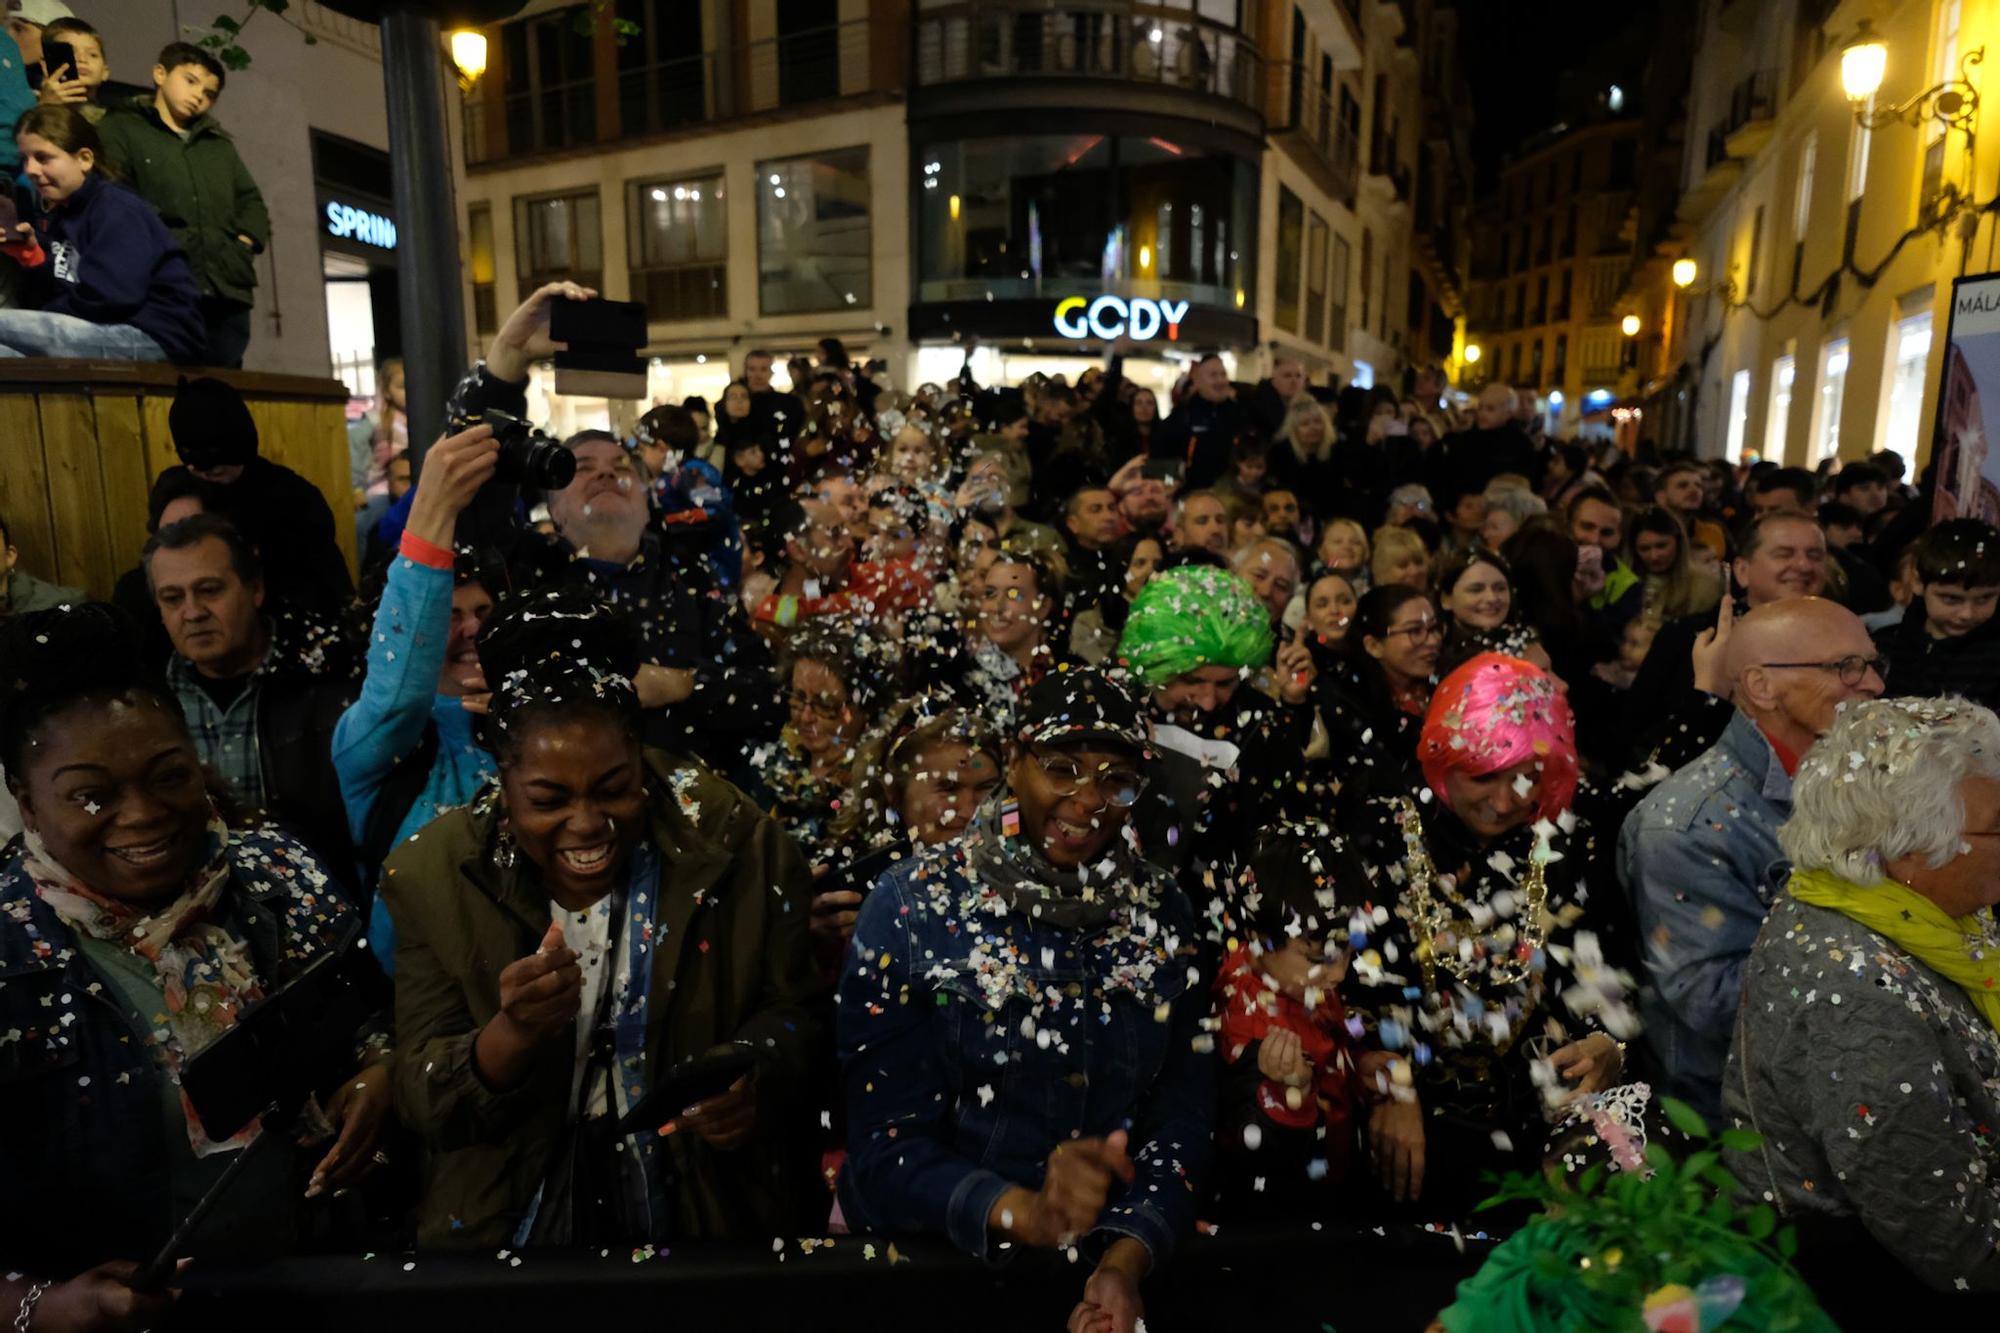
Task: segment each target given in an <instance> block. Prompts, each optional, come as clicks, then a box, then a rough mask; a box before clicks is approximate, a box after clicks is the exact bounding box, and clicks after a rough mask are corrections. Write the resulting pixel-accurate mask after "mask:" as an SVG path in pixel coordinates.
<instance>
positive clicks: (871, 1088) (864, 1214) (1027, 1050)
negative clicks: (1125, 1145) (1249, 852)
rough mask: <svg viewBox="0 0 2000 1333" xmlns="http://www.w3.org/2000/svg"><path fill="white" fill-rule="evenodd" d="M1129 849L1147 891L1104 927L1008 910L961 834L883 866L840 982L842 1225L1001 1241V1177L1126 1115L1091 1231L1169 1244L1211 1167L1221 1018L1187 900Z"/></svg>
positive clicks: (1165, 1248)
mask: <svg viewBox="0 0 2000 1333" xmlns="http://www.w3.org/2000/svg"><path fill="white" fill-rule="evenodd" d="M1141 866H1142V869H1141V873H1144V874H1146V875H1148V876H1149V883H1148V885H1147V889H1148V891H1149V892H1151V893H1152V894H1154V895H1155V896H1156V898H1157V900H1158V902H1159V906H1158V907H1157V908H1156V909H1155V910H1153V911H1152V912H1150V913H1146V912H1143V911H1138V910H1136V909H1121V910H1120V916H1119V917H1118V918H1117V919H1116V920H1115V921H1114V924H1113V925H1112V926H1110V927H1106V928H1104V929H1101V930H1069V929H1064V928H1061V927H1057V926H1051V925H1048V924H1045V923H1043V922H1041V921H1039V920H1034V919H1030V918H1029V917H1027V916H1025V915H1022V914H1020V913H1016V912H1012V911H1010V910H1008V909H1007V908H1006V907H1005V905H1004V903H1002V902H1001V901H1000V900H998V899H997V898H995V897H993V896H991V895H983V894H982V890H981V889H980V887H979V886H978V884H977V883H976V881H975V880H974V879H973V878H972V876H971V875H969V874H968V872H967V869H966V862H965V853H964V852H963V851H962V850H961V849H960V848H959V847H957V846H953V847H946V848H940V849H936V850H934V851H932V852H930V853H929V854H927V855H925V856H922V857H919V858H913V859H912V860H909V861H905V862H904V863H903V864H902V865H900V866H898V867H897V868H896V869H895V870H893V871H891V872H890V873H889V874H887V875H885V876H884V877H883V878H882V879H881V880H880V881H878V883H877V884H876V887H875V888H874V890H873V891H872V892H871V893H870V894H869V895H868V898H867V900H866V902H864V903H863V904H862V908H861V916H860V920H859V921H858V922H857V923H856V924H855V929H854V946H853V948H852V950H850V952H849V953H848V956H847V966H846V972H845V974H844V975H843V976H842V978H841V983H840V993H839V996H838V1001H839V1043H840V1057H841V1065H842V1069H843V1073H844V1077H845V1080H846V1088H847V1114H848V1132H847V1145H848V1147H847V1165H846V1169H845V1170H844V1171H843V1172H842V1174H841V1205H842V1208H843V1210H844V1212H845V1213H846V1217H847V1221H848V1224H849V1225H850V1226H852V1227H853V1228H855V1229H856V1230H872V1231H887V1232H891V1233H896V1232H932V1233H936V1234H941V1235H946V1236H949V1237H950V1238H951V1240H952V1242H953V1243H954V1244H956V1245H957V1246H958V1247H959V1248H960V1249H963V1250H965V1251H967V1252H968V1253H970V1254H973V1255H976V1256H979V1257H981V1258H993V1257H996V1246H995V1240H996V1238H995V1237H993V1236H992V1235H990V1234H989V1232H988V1230H987V1225H986V1224H987V1215H988V1214H989V1213H990V1212H991V1211H992V1209H993V1205H994V1204H995V1203H996V1202H997V1201H998V1200H999V1198H1000V1196H1001V1195H1002V1194H1004V1193H1005V1192H1006V1191H1007V1190H1008V1189H1009V1188H1011V1187H1013V1186H1016V1185H1019V1186H1022V1187H1024V1188H1027V1189H1038V1188H1039V1187H1040V1186H1041V1183H1042V1178H1043V1175H1044V1172H1045V1166H1046V1161H1047V1158H1048V1155H1049V1153H1050V1152H1051V1151H1053V1150H1054V1149H1055V1147H1056V1146H1057V1145H1058V1144H1060V1143H1061V1142H1063V1141H1064V1140H1065V1139H1069V1138H1074V1137H1096V1136H1101V1135H1105V1134H1109V1133H1111V1132H1112V1131H1114V1130H1118V1129H1124V1130H1127V1131H1128V1132H1129V1134H1130V1147H1129V1149H1128V1151H1129V1152H1130V1154H1131V1157H1132V1161H1133V1164H1134V1165H1135V1166H1136V1167H1137V1169H1138V1174H1137V1176H1136V1177H1135V1179H1134V1181H1133V1183H1132V1184H1131V1185H1130V1186H1129V1187H1127V1188H1126V1189H1124V1190H1123V1191H1122V1192H1114V1193H1113V1194H1112V1196H1111V1198H1110V1200H1109V1202H1108V1204H1107V1206H1106V1208H1105V1210H1104V1212H1103V1214H1102V1215H1101V1216H1100V1218H1099V1222H1098V1229H1097V1233H1096V1239H1097V1240H1098V1241H1100V1242H1105V1241H1108V1240H1109V1239H1111V1238H1112V1237H1113V1236H1120V1235H1122V1236H1131V1237H1133V1238H1135V1239H1137V1240H1138V1241H1140V1242H1141V1243H1142V1244H1144V1245H1145V1246H1146V1248H1147V1249H1148V1250H1149V1251H1150V1252H1151V1253H1152V1255H1153V1259H1154V1262H1155V1263H1156V1264H1157V1263H1160V1262H1163V1261H1164V1260H1165V1258H1166V1256H1167V1254H1168V1252H1169V1251H1170V1250H1171V1248H1172V1246H1173V1243H1174V1241H1175V1239H1176V1237H1178V1236H1179V1235H1180V1234H1182V1233H1183V1232H1185V1231H1186V1230H1187V1229H1188V1227H1189V1226H1190V1225H1191V1224H1192V1222H1193V1221H1194V1215H1195V1207H1196V1204H1197V1202H1198V1201H1199V1200H1200V1198H1201V1190H1202V1186H1203V1182H1204V1180H1205V1177H1206V1174H1207V1168H1208V1161H1209V1155H1210V1143H1209V1135H1210V1125H1211V1121H1212V1119H1213V1116H1214V1107H1215V1060H1214V1054H1213V1041H1214V1038H1213V1034H1212V1033H1210V1032H1208V1031H1207V1030H1206V1029H1205V1027H1204V1023H1203V1020H1205V1019H1206V1018H1207V1017H1208V1013H1209V994H1208V987H1207V986H1206V985H1205V984H1203V982H1202V979H1201V977H1200V976H1199V974H1198V970H1197V968H1196V967H1195V958H1194V945H1195V938H1196V937H1195V928H1194V914H1193V911H1192V909H1191V908H1190V907H1189V905H1188V902H1187V899H1186V898H1185V897H1184V896H1183V895H1182V894H1181V893H1180V891H1179V890H1178V889H1176V888H1174V887H1173V885H1172V881H1171V880H1169V879H1167V878H1166V877H1165V876H1164V875H1162V874H1161V873H1160V872H1158V871H1155V870H1152V869H1151V868H1150V867H1144V866H1143V863H1141ZM1120 922H1129V924H1130V926H1131V929H1130V930H1129V932H1128V931H1126V930H1122V929H1120V926H1119V923H1120Z"/></svg>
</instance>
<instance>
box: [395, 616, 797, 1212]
mask: <svg viewBox="0 0 2000 1333" xmlns="http://www.w3.org/2000/svg"><path fill="white" fill-rule="evenodd" d="M479 655H480V662H481V665H482V667H483V668H484V673H485V676H486V680H487V681H488V683H489V684H491V685H492V687H493V697H492V700H491V704H490V711H489V713H488V715H487V716H486V717H485V718H484V719H483V720H482V728H481V730H482V736H483V738H484V740H485V741H486V742H487V743H488V744H489V745H490V746H491V748H492V749H493V751H494V754H495V757H496V758H497V760H498V761H499V780H498V783H497V784H496V785H495V786H494V787H491V788H489V789H488V790H487V791H486V792H485V793H484V794H483V795H482V796H481V797H480V799H478V800H476V801H475V802H474V803H473V804H472V805H471V806H469V807H465V808H461V809H458V810H454V811H451V812H449V813H447V814H444V815H441V816H440V817H439V818H438V819H437V820H436V821H435V822H433V823H432V824H430V825H429V826H427V827H426V828H425V829H424V830H423V831H422V832H421V833H419V834H418V835H417V836H416V837H415V838H412V839H411V840H410V841H408V842H406V843H404V844H403V845H402V846H401V847H399V848H398V849H397V850H396V852H395V853H394V854H393V855H391V857H390V858H389V863H388V866H387V869H386V871H385V873H384V875H383V881H382V893H383V895H384V897H386V898H387V899H388V902H389V911H390V914H391V916H392V917H393V918H394V921H395V925H396V936H397V946H396V960H397V970H396V1010H397V1014H396V1016H397V1024H398V1032H399V1033H400V1039H401V1042H402V1046H401V1052H400V1053H401V1058H400V1059H399V1061H398V1063H397V1066H396V1087H397V1089H398V1092H399V1094H400V1096H401V1097H402V1099H403V1115H404V1120H405V1122H406V1123H407V1124H408V1125H409V1126H410V1127H411V1128H412V1129H413V1130H415V1131H416V1132H417V1133H418V1134H419V1135H420V1136H422V1137H423V1138H424V1139H425V1140H426V1142H427V1143H428V1144H429V1147H430V1153H429V1161H428V1163H427V1173H428V1174H427V1178H426V1180H425V1182H424V1188H423V1193H422V1196H421V1198H420V1200H419V1203H418V1209H417V1214H418V1216H417V1235H418V1243H419V1244H422V1245H440V1246H484V1247H487V1248H491V1247H493V1246H495V1245H523V1244H528V1243H549V1244H557V1243H603V1244H613V1243H627V1242H630V1243H638V1242H642V1241H661V1240H665V1239H668V1238H670V1237H671V1238H680V1239H696V1238H711V1237H715V1238H719V1237H748V1236H752V1235H755V1236H770V1235H773V1234H778V1235H789V1234H794V1233H793V1228H795V1227H797V1226H799V1225H801V1224H803V1223H804V1221H805V1219H804V1217H803V1216H802V1215H801V1214H800V1212H799V1205H800V1203H801V1202H802V1201H803V1199H805V1198H807V1197H809V1196H810V1193H811V1191H812V1189H813V1163H812V1158H811V1149H812V1144H811V1141H810V1139H809V1138H808V1137H807V1136H805V1135H804V1134H798V1133H792V1132H788V1130H789V1128H790V1127H789V1125H788V1122H789V1121H791V1120H792V1119H794V1118H795V1117H796V1116H797V1115H798V1114H799V1112H800V1111H801V1110H802V1109H803V1108H804V1107H806V1106H807V1105H808V1104H809V1100H810V1098H809V1094H808V1092H807V1089H806V1083H807V1074H808V1069H809V1067H810V1065H811V1064H812V1061H813V1058H814V1057H813V1052H815V1051H816V1050H818V1049H819V1046H820V1043H821V1042H822V1041H823V1040H824V1033H825V1026H824V1015H823V1014H822V1012H821V1002H820V996H819V994H818V992H819V990H820V984H819V982H818V981H817V979H816V977H815V975H814V972H813V967H812V961H811V957H810V954H809V950H808V946H807V940H806V915H807V913H806V907H807V883H808V877H807V874H806V867H805V863H804V861H803V860H801V858H800V857H799V854H798V850H797V849H796V847H794V845H793V844H792V842H791V840H790V838H788V837H787V836H786V835H785V833H784V831H783V830H782V829H781V828H780V827H779V826H778V824H777V823H776V822H775V821H773V820H772V819H770V818H768V817H766V816H765V815H764V814H763V813H762V812H760V811H759V810H758V809H757V808H756V806H755V805H753V804H752V803H751V801H750V800H749V798H748V797H746V796H744V794H743V793H742V792H740V791H738V790H736V789H735V788H734V787H732V786H730V785H729V784H728V783H726V782H724V781H722V780H721V779H720V778H718V777H716V776H715V775H714V774H712V773H710V772H709V771H708V770H707V769H706V768H703V767H701V766H699V765H698V764H694V763H690V762H683V761H677V760H675V759H672V758H670V757H668V756H667V755H665V754H663V753H660V752H657V751H647V750H643V749H642V748H641V746H640V741H639V733H640V718H641V714H640V709H639V701H638V697H637V695H636V694H635V693H634V691H633V687H632V683H631V676H632V672H633V670H634V669H635V668H636V666H637V664H638V647H637V644H636V641H635V639H634V637H633V632H632V630H631V627H630V625H629V623H628V622H626V621H625V620H623V619H622V618H620V617H618V616H616V615H615V614H614V613H613V612H611V611H610V610H609V609H608V608H606V607H604V606H603V605H602V604H600V603H598V602H596V601H594V600H593V599H592V598H591V597H590V596H589V595H588V594H587V593H585V592H583V591H581V590H574V589H572V590H550V591H547V592H543V593H537V594H530V595H527V596H525V597H523V598H522V599H520V600H519V601H517V602H516V603H514V604H513V605H511V606H506V607H503V608H502V610H501V611H500V613H499V614H498V615H496V616H495V618H494V620H493V621H492V622H491V623H490V624H489V626H488V627H487V629H486V631H485V632H484V634H483V635H482V637H481V641H480V654H479ZM508 960H512V961H508ZM719 1050H720V1051H734V1052H739V1053H741V1054H742V1055H745V1056H747V1057H749V1058H750V1060H751V1061H752V1062H753V1064H752V1067H751V1071H750V1072H749V1073H746V1074H745V1075H743V1076H742V1077H740V1078H738V1079H737V1080H736V1081H735V1082H734V1083H733V1084H731V1085H730V1086H729V1087H728V1089H727V1090H726V1091H724V1092H722V1093H719V1094H716V1095H714V1096H711V1097H708V1098H706V1099H704V1100H702V1101H700V1102H698V1103H697V1104H696V1105H695V1106H693V1107H691V1108H689V1109H688V1110H687V1111H685V1112H683V1113H682V1114H680V1115H678V1116H676V1117H675V1118H674V1119H673V1120H672V1121H670V1122H669V1123H668V1125H667V1126H665V1127H664V1128H660V1129H658V1131H657V1132H655V1129H654V1128H648V1129H647V1130H646V1132H644V1133H643V1134H638V1135H634V1136H633V1137H631V1138H629V1139H620V1138H619V1137H618V1136H617V1135H616V1133H615V1131H614V1130H613V1128H612V1122H613V1120H614V1118H615V1117H617V1116H619V1115H622V1114H625V1113H627V1112H629V1111H630V1110H631V1109H632V1108H633V1105H634V1104H635V1103H636V1102H637V1100H638V1098H639V1096H640V1095H642V1094H643V1092H644V1091H645V1089H647V1088H649V1087H651V1086H653V1085H654V1084H655V1083H656V1082H657V1081H659V1080H660V1079H661V1078H662V1076H663V1075H666V1074H667V1073H668V1072H669V1071H671V1070H673V1069H675V1068H676V1067H677V1066H679V1065H681V1064H682V1063H683V1062H684V1061H687V1060H690V1059H693V1058H697V1057H701V1056H704V1055H710V1054H715V1053H718V1051H719ZM801 1153H803V1156H801V1155H800V1154H801ZM822 1206H823V1205H822ZM815 1220H817V1219H815Z"/></svg>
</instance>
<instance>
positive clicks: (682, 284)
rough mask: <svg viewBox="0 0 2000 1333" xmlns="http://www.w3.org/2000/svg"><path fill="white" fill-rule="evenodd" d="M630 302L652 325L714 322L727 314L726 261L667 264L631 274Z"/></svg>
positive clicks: (727, 263) (727, 284)
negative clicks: (639, 306)
mask: <svg viewBox="0 0 2000 1333" xmlns="http://www.w3.org/2000/svg"><path fill="white" fill-rule="evenodd" d="M631 280H632V287H631V291H632V299H633V300H634V301H640V302H643V303H644V304H645V307H646V318H647V319H649V320H651V321H653V322H654V323H656V324H658V323H667V322H671V321H673V320H681V319H718V318H721V317H722V316H724V315H727V314H728V313H729V261H728V260H726V259H717V260H712V261H705V262H699V263H692V264H667V265H662V266H660V267H658V268H635V269H632V270H631Z"/></svg>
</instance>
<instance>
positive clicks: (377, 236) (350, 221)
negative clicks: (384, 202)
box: [326, 203, 396, 250]
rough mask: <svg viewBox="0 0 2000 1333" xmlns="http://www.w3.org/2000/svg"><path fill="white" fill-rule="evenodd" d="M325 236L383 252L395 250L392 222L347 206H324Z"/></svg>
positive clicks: (339, 204) (394, 225)
mask: <svg viewBox="0 0 2000 1333" xmlns="http://www.w3.org/2000/svg"><path fill="white" fill-rule="evenodd" d="M326 234H327V235H329V236H338V237H340V238H341V239H342V240H350V241H359V242H361V243H362V244H363V245H373V246H377V247H379V248H380V249H383V250H393V249H395V248H396V224H395V223H394V222H392V221H390V220H389V219H388V218H385V217H383V216H382V215H381V214H379V213H370V212H366V211H365V210H363V209H359V208H355V207H352V206H351V205H348V204H342V203H331V204H328V205H327V206H326Z"/></svg>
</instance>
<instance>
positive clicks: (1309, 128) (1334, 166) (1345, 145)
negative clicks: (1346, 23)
mask: <svg viewBox="0 0 2000 1333" xmlns="http://www.w3.org/2000/svg"><path fill="white" fill-rule="evenodd" d="M1274 69H1275V72H1276V74H1277V86H1278V87H1279V88H1280V89H1281V91H1280V93H1279V95H1278V102H1277V104H1276V105H1274V106H1273V107H1272V108H1271V110H1270V114H1269V115H1268V116H1267V120H1268V121H1269V122H1270V130H1271V133H1273V134H1284V133H1294V134H1297V135H1298V136H1299V137H1300V138H1302V139H1304V140H1305V141H1306V142H1307V143H1308V144H1310V145H1311V146H1312V148H1313V150H1314V151H1315V152H1317V153H1318V154H1319V156H1320V157H1321V159H1322V160H1324V161H1325V163H1326V165H1327V168H1328V169H1329V170H1330V171H1331V172H1332V173H1333V177H1334V181H1335V183H1336V185H1337V187H1338V188H1336V189H1335V190H1334V196H1335V197H1336V198H1338V199H1339V200H1340V201H1341V202H1342V203H1344V204H1346V205H1347V206H1348V207H1349V208H1352V207H1354V197H1355V191H1356V189H1357V187H1358V185H1359V183H1360V179H1361V136H1360V134H1359V132H1357V131H1356V130H1355V129H1354V127H1353V126H1351V125H1345V124H1342V123H1341V120H1340V115H1339V112H1338V111H1337V110H1336V109H1335V107H1334V103H1333V100H1332V99H1331V98H1329V97H1328V96H1327V95H1326V94H1325V93H1324V92H1322V91H1321V90H1320V88H1319V85H1318V84H1316V83H1315V82H1313V79H1312V76H1311V71H1310V70H1308V69H1307V68H1306V67H1304V66H1302V65H1296V64H1293V63H1292V62H1290V61H1286V62H1284V63H1283V64H1280V65H1277V66H1275V67H1274Z"/></svg>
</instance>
